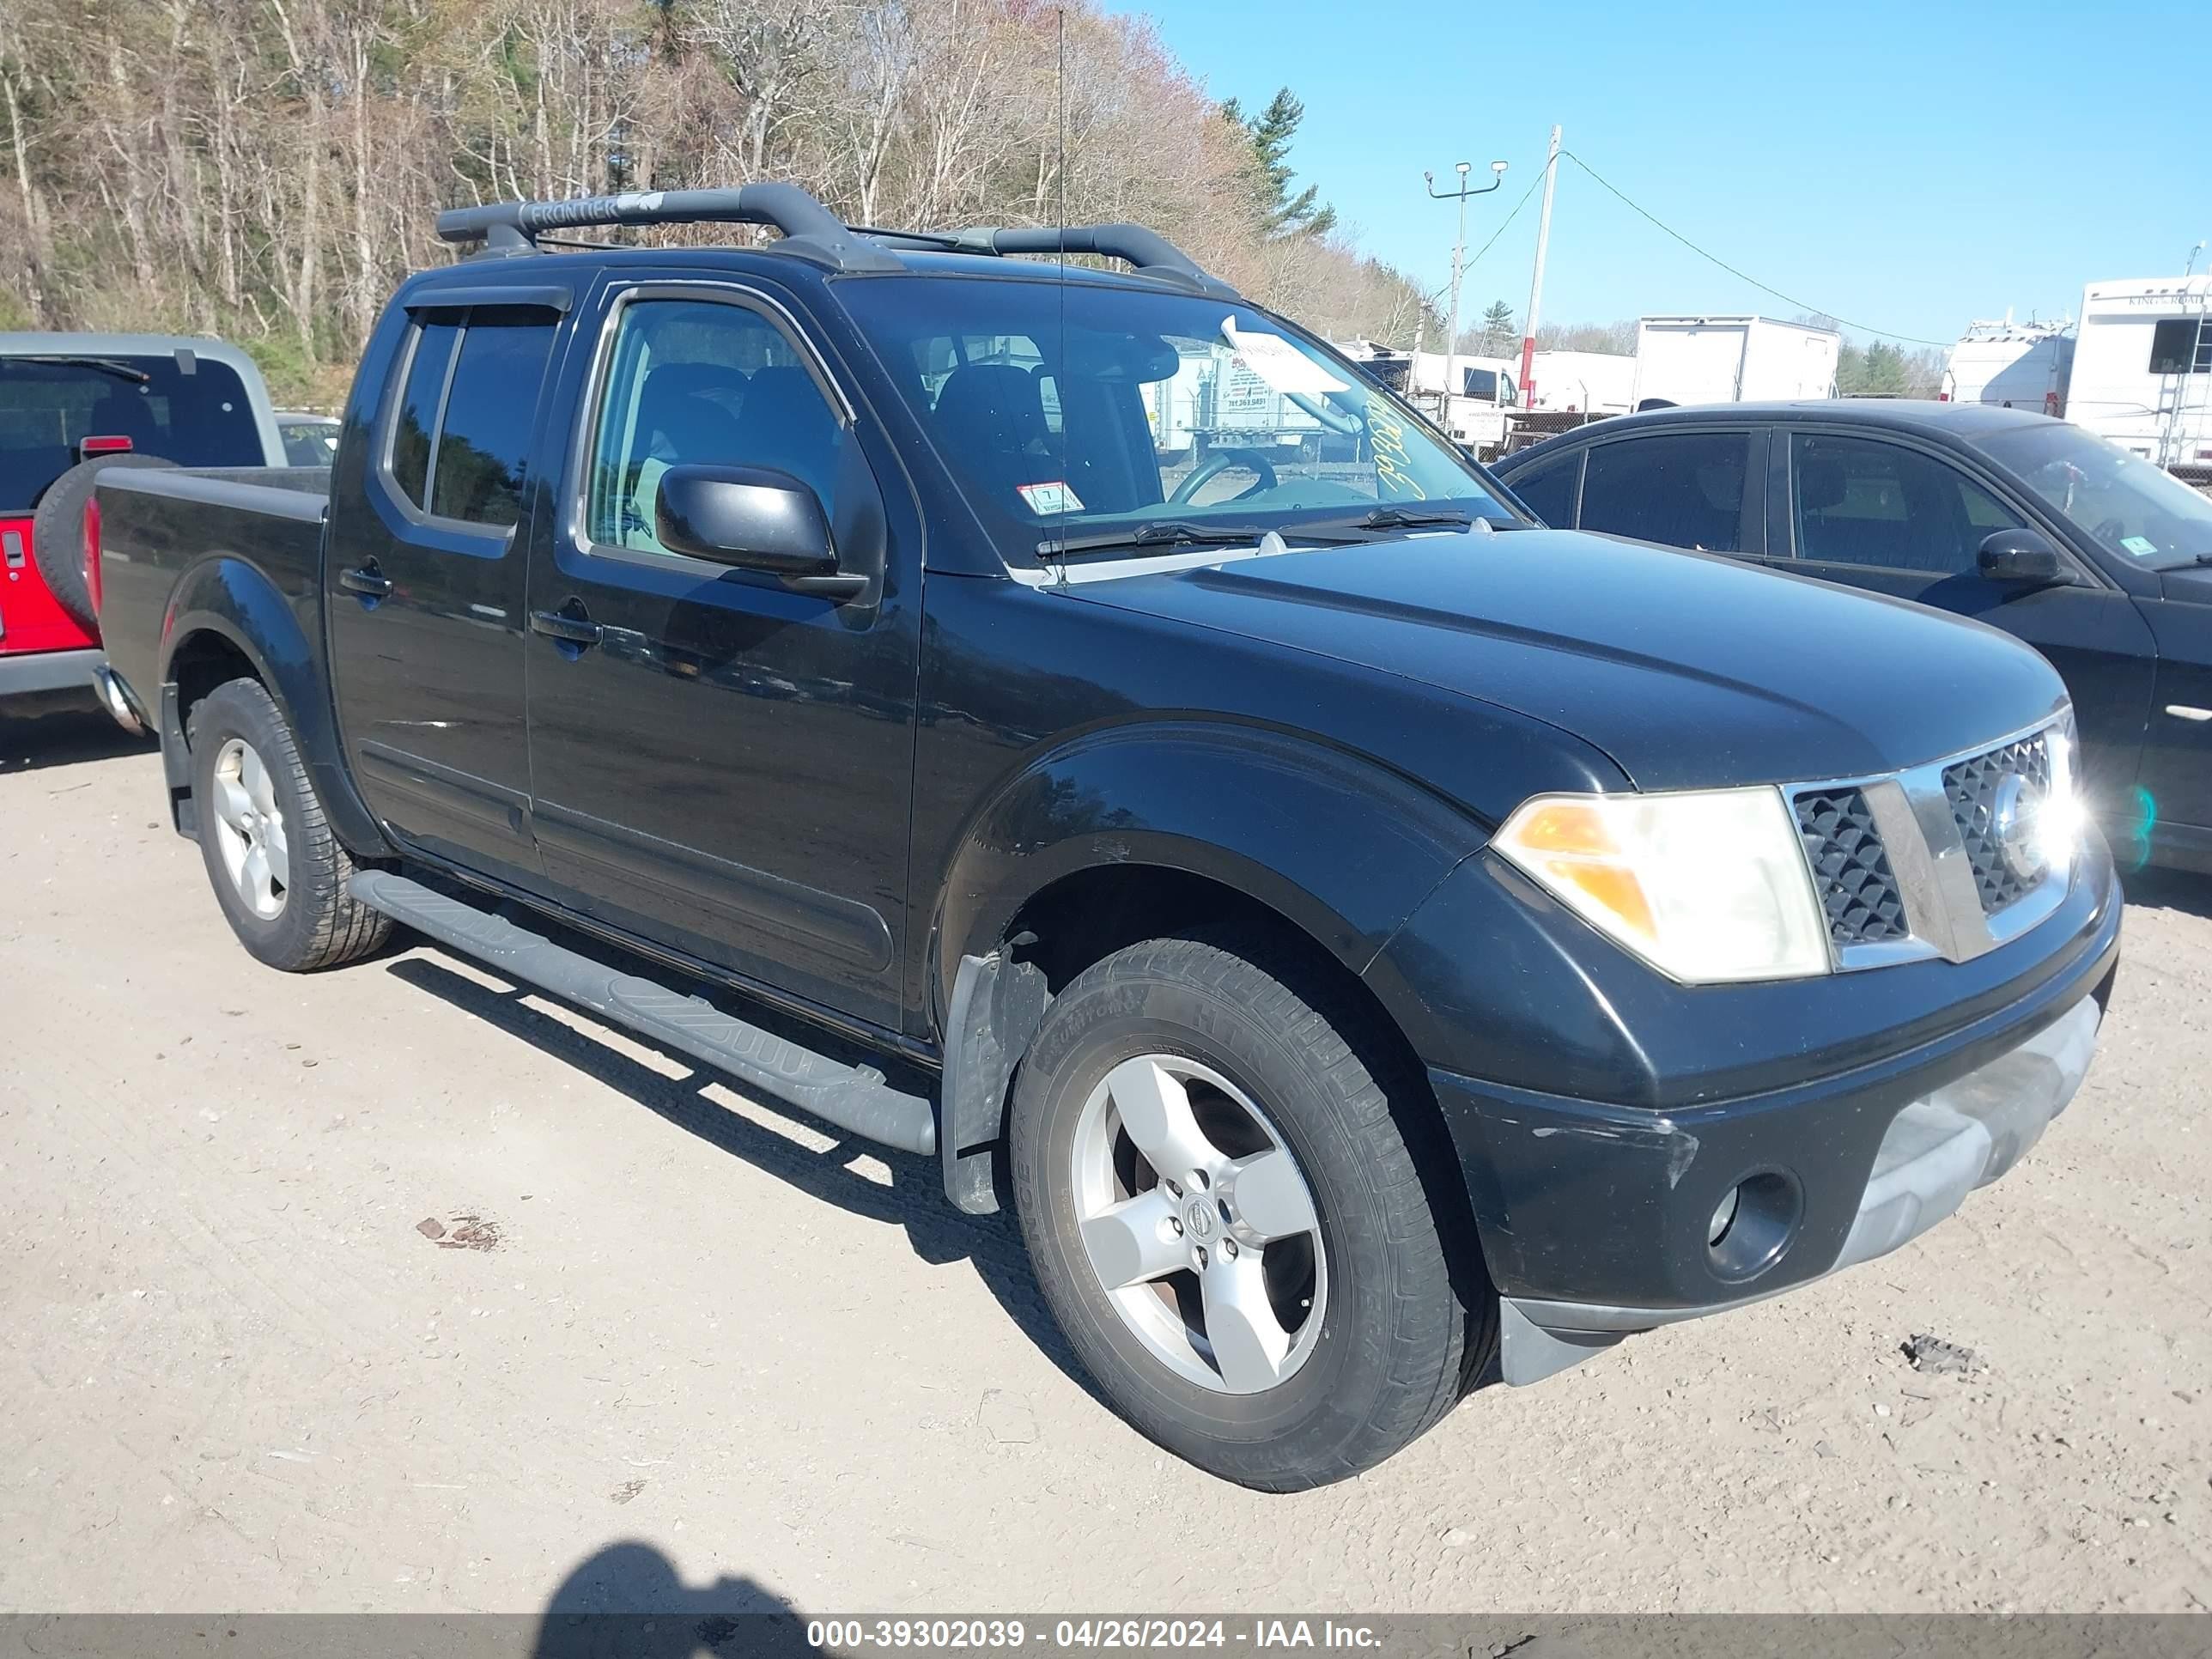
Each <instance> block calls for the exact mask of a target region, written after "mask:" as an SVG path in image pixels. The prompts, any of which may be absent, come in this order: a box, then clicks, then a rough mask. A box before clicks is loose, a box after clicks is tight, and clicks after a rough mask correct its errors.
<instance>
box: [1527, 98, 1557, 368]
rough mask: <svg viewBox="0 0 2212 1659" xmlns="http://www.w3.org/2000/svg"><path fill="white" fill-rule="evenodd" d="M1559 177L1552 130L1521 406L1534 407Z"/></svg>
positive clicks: (1531, 292)
mask: <svg viewBox="0 0 2212 1659" xmlns="http://www.w3.org/2000/svg"><path fill="white" fill-rule="evenodd" d="M1558 179H1559V128H1557V127H1553V129H1552V149H1551V154H1550V155H1547V156H1546V157H1545V158H1544V212H1543V216H1542V217H1541V218H1539V219H1538V220H1537V221H1536V276H1535V280H1534V281H1533V282H1532V283H1529V284H1528V320H1527V321H1526V322H1524V323H1523V324H1522V330H1521V405H1522V408H1524V409H1533V408H1534V407H1535V404H1536V380H1535V369H1536V313H1538V312H1539V311H1540V310H1541V309H1542V308H1543V304H1544V251H1545V250H1546V249H1547V247H1549V246H1551V241H1552V186H1553V184H1554V183H1555V182H1556V181H1557V180H1558Z"/></svg>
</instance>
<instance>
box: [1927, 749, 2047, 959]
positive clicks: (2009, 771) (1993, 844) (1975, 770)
mask: <svg viewBox="0 0 2212 1659" xmlns="http://www.w3.org/2000/svg"><path fill="white" fill-rule="evenodd" d="M2010 777H2024V778H2026V779H2027V781H2029V782H2031V783H2032V784H2033V785H2034V786H2035V787H2036V788H2037V789H2038V790H2039V791H2048V790H2049V789H2050V787H2051V746H2050V744H2048V743H2047V742H2046V741H2045V737H2044V734H2043V733H2042V732H2037V733H2036V734H2035V735H2034V736H2033V737H2030V738H2021V739H2020V741H2018V742H2017V743H2008V744H2005V745H2004V747H2003V748H2002V749H1992V750H1990V751H1989V753H1987V754H1986V755H1976V756H1975V757H1972V759H1971V760H1962V761H1959V762H1957V763H1954V764H1953V765H1950V766H1947V767H1945V768H1944V769H1943V793H1944V795H1945V796H1946V797H1947V798H1948V799H1949V800H1950V803H1951V817H1953V819H1954V821H1955V822H1956V823H1958V826H1959V839H1960V841H1961V842H1963V843H1965V846H1966V858H1967V860H1968V861H1969V862H1970V863H1971V864H1972V866H1973V871H1974V885H1975V886H1976V887H1977V888H1978V889H1979V890H1980V892H1981V896H1982V914H1983V915H1991V916H1993V915H1996V913H1997V912H1998V911H2000V910H2002V909H2003V908H2005V907H2006V906H2008V905H2009V904H2012V903H2014V902H2017V901H2018V900H2019V899H2021V897H2022V896H2025V895H2026V894H2027V892H2028V890H2030V889H2031V888H2032V887H2033V886H2034V885H2035V883H2034V882H2033V881H2023V880H2022V879H2021V878H2020V877H2019V876H2018V875H2017V874H2015V872H2014V871H2013V868H2012V866H2010V865H2009V864H2008V863H2007V862H2006V860H2005V855H2004V848H2002V846H2001V845H2000V844H1999V843H1998V841H1997V836H1996V798H1997V790H1998V789H1999V788H2000V787H2002V785H2003V783H2004V781H2005V780H2006V779H2007V778H2010Z"/></svg>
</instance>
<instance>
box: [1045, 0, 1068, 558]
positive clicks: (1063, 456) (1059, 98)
mask: <svg viewBox="0 0 2212 1659" xmlns="http://www.w3.org/2000/svg"><path fill="white" fill-rule="evenodd" d="M1053 22H1054V41H1053V45H1054V65H1053V73H1054V82H1055V84H1054V106H1055V107H1054V116H1055V118H1056V119H1057V122H1058V127H1057V131H1056V134H1055V137H1056V139H1057V152H1056V154H1055V155H1054V165H1053V171H1054V173H1055V174H1056V175H1057V177H1056V178H1055V179H1054V194H1055V195H1056V197H1057V198H1058V202H1057V205H1056V207H1055V210H1054V213H1053V219H1054V223H1055V224H1056V226H1057V228H1058V234H1057V237H1056V239H1055V240H1056V241H1057V243H1058V246H1057V249H1056V251H1055V252H1054V258H1056V259H1057V260H1058V261H1059V262H1060V295H1059V298H1060V316H1059V325H1058V329H1057V332H1058V334H1059V338H1058V339H1056V340H1055V341H1054V343H1053V351H1052V361H1051V362H1049V363H1042V364H1040V365H1038V367H1039V368H1040V369H1048V370H1050V372H1051V374H1052V387H1053V393H1054V401H1056V402H1057V403H1058V404H1060V489H1059V492H1058V496H1057V499H1056V500H1055V501H1054V503H1053V505H1054V509H1055V510H1054V514H1053V518H1054V529H1056V530H1057V531H1059V532H1060V560H1059V564H1060V580H1061V581H1063V582H1064V581H1066V580H1067V483H1068V480H1067V471H1068V467H1067V398H1066V387H1064V386H1061V385H1060V375H1061V374H1064V373H1065V372H1066V365H1067V8H1066V6H1058V7H1055V8H1054V11H1053Z"/></svg>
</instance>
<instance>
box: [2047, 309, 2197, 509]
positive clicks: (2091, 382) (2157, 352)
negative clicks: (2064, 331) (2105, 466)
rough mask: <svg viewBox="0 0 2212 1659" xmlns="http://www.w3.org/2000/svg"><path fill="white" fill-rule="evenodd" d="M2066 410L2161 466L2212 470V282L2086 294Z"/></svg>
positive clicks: (2073, 418)
mask: <svg viewBox="0 0 2212 1659" xmlns="http://www.w3.org/2000/svg"><path fill="white" fill-rule="evenodd" d="M2065 408H2066V418H2067V419H2068V420H2069V421H2072V422H2075V424H2076V425H2077V426H2081V427H2085V428H2087V429H2088V430H2089V431H2092V432H2093V433H2095V434H2096V435H2098V436H2099V437H2100V438H2108V439H2110V440H2111V441H2112V442H2114V443H2116V444H2118V445H2119V446H2120V447H2121V448H2123V449H2126V450H2130V451H2132V452H2133V453H2136V454H2137V455H2140V456H2142V458H2143V459H2146V460H2148V461H2152V462H2154V463H2156V464H2157V465H2160V466H2166V467H2176V466H2186V467H2200V466H2205V465H2212V276H2192V277H2182V276H2149V277H2138V278H2134V279H2131V280H2115V281H2112V282H2102V283H2090V284H2089V285H2088V287H2087V288H2086V289H2083V290H2082V293H2081V331H2080V334H2079V335H2078V337H2076V339H2075V344H2074V369H2073V374H2072V375H2071V376H2070V377H2069V380H2068V383H2067V392H2066V404H2065Z"/></svg>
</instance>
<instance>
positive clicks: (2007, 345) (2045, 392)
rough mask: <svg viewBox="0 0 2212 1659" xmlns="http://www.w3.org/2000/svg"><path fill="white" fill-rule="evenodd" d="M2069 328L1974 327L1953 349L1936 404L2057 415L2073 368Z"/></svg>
mask: <svg viewBox="0 0 2212 1659" xmlns="http://www.w3.org/2000/svg"><path fill="white" fill-rule="evenodd" d="M2072 328H2073V325H2072V324H2071V323H2070V322H2067V323H2038V322H2026V323H2015V321H2013V319H2012V318H2011V316H2010V315H2009V314H2008V315H2007V316H2005V317H2004V318H2003V319H2002V320H2001V321H1996V322H1975V323H1969V324H1968V325H1966V332H1965V333H1964V334H1962V335H1960V337H1959V339H1958V342H1957V343H1956V344H1954V345H1953V346H1952V348H1951V351H1950V356H1949V357H1948V360H1947V361H1946V362H1945V363H1944V365H1943V381H1942V387H1941V389H1939V390H1938V391H1937V392H1936V401H1937V402H1939V403H1950V404H1989V405H1990V407H1992V408H1999V409H2037V410H2042V411H2043V412H2044V413H2045V414H2046V415H2058V414H2063V412H2064V410H2065V406H2066V382H2067V375H2068V373H2069V370H2070V369H2071V368H2072V367H2073V362H2074V337H2073V334H2072V332H2071V331H2072Z"/></svg>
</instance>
